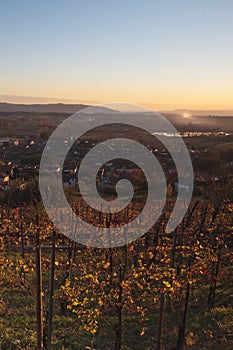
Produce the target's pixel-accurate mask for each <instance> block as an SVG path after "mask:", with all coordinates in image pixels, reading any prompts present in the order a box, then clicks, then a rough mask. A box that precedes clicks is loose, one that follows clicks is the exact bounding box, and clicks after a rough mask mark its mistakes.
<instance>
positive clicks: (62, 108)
mask: <svg viewBox="0 0 233 350" xmlns="http://www.w3.org/2000/svg"><path fill="white" fill-rule="evenodd" d="M85 107H88V106H86V105H83V104H64V103H49V104H30V105H28V104H14V103H6V102H0V112H36V113H70V114H72V113H75V112H78V111H80V110H81V109H83V108H85Z"/></svg>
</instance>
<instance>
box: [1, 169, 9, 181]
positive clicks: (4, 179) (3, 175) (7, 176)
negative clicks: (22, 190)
mask: <svg viewBox="0 0 233 350" xmlns="http://www.w3.org/2000/svg"><path fill="white" fill-rule="evenodd" d="M9 180H10V177H9V175H8V174H5V173H3V172H0V183H4V184H6V183H8V182H9Z"/></svg>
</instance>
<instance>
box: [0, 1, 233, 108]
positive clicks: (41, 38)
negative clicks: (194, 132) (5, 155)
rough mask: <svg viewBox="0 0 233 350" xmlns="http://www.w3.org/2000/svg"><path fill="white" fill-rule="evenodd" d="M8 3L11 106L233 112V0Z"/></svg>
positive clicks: (5, 69)
mask: <svg viewBox="0 0 233 350" xmlns="http://www.w3.org/2000/svg"><path fill="white" fill-rule="evenodd" d="M0 4H1V8H0V32H1V35H0V45H1V54H0V63H1V75H0V100H2V101H3V100H4V101H11V102H24V103H31V102H49V101H51V102H62V101H63V102H80V103H91V104H99V103H106V102H129V103H138V104H142V105H145V106H148V107H151V108H153V109H158V110H161V109H163V110H164V109H175V108H190V109H200V108H201V109H233V1H232V0H160V1H159V0H145V1H142V0H117V1H110V0H73V1H71V0H68V1H65V0H63V1H61V0H51V1H45V0H43V1H35V0H34V1H32V0H21V1H19V0H11V1H1V2H0ZM30 97H31V98H30Z"/></svg>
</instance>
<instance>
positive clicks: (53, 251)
mask: <svg viewBox="0 0 233 350" xmlns="http://www.w3.org/2000/svg"><path fill="white" fill-rule="evenodd" d="M130 205H131V207H129V208H128V210H129V213H130V210H131V209H132V208H133V206H134V204H130ZM173 205H174V198H170V199H169V200H168V202H167V206H166V208H165V210H164V213H163V215H161V217H160V219H159V221H158V222H157V223H156V224H155V226H154V227H153V228H152V229H151V230H150V231H149V232H148V233H147V234H146V235H144V236H143V237H142V238H140V239H138V240H137V241H135V242H133V243H131V244H129V245H127V246H124V247H121V248H111V249H110V248H109V249H97V248H95V249H94V248H88V247H84V246H81V245H79V244H78V243H76V242H74V241H72V240H70V239H68V238H67V237H66V236H64V235H62V234H61V233H60V232H58V231H57V230H56V228H55V227H53V226H52V224H51V222H50V220H49V218H48V216H47V214H46V212H45V210H44V208H43V206H42V203H41V201H40V198H39V196H38V193H36V194H33V193H32V194H31V196H30V200H27V201H23V200H22V201H21V202H20V203H18V202H17V203H15V202H14V197H13V196H11V198H10V199H9V203H8V204H7V205H4V204H2V206H1V209H0V219H1V227H0V234H1V237H0V238H1V246H0V247H1V255H0V268H1V270H0V273H1V280H0V291H1V294H0V298H1V299H0V329H1V335H0V348H1V349H2V350H11V349H12V350H13V349H14V350H15V349H17V350H29V349H35V348H36V349H38V350H41V349H44V350H45V349H46V350H47V349H59V350H61V349H67V350H68V349H70V350H71V349H73V350H78V349H80V350H81V349H82V350H84V349H85V350H88V349H89V350H90V349H92V350H94V349H96V350H102V349H106V350H108V349H109V350H110V349H114V350H121V349H122V350H126V349H128V350H129V349H132V350H133V349H134V350H141V349H142V350H150V349H151V350H152V349H155V350H162V349H166V350H169V349H170V350H172V349H173V350H175V349H176V350H179V349H203V350H204V349H211V350H213V349H216V350H219V349H224V350H226V349H228V350H230V349H232V348H233V333H232V326H233V312H232V304H231V302H232V284H233V282H232V276H231V266H232V261H233V255H232V247H233V241H232V229H233V226H232V216H233V215H232V213H233V206H232V183H228V184H225V185H222V187H221V188H218V189H217V190H216V189H214V188H213V190H212V191H210V193H209V198H194V199H193V201H192V203H191V205H190V208H189V210H188V212H187V214H186V216H185V218H184V219H183V221H182V223H181V224H180V225H179V227H178V228H177V229H176V230H175V231H174V232H172V233H170V234H167V233H166V232H165V227H166V222H167V221H168V218H169V215H170V213H171V211H172V207H173ZM74 211H76V212H77V213H82V218H83V220H86V221H89V222H92V224H93V223H95V225H96V226H98V225H104V226H106V227H109V228H111V227H114V226H115V225H117V220H116V219H114V218H113V217H112V216H111V215H110V214H106V215H103V214H102V215H100V214H98V215H97V214H96V213H92V212H91V211H89V210H88V209H87V208H83V204H82V202H81V201H79V199H77V201H76V202H75V205H74ZM126 234H127V233H126Z"/></svg>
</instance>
